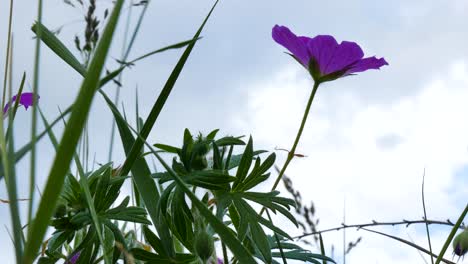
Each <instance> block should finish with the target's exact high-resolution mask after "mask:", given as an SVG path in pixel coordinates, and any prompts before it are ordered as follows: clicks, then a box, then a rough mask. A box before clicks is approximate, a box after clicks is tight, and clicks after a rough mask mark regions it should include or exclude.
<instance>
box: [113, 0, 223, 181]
mask: <svg viewBox="0 0 468 264" xmlns="http://www.w3.org/2000/svg"><path fill="white" fill-rule="evenodd" d="M217 4H218V1H216V2H215V3H214V5H213V7H212V8H211V10H210V12H209V13H208V15H207V16H206V17H205V20H204V21H203V23H202V24H201V26H200V28H199V29H198V31H197V33H195V36H194V37H193V39H194V40H196V39H198V37H199V36H200V33H201V31H202V30H203V27H204V26H205V24H206V22H207V21H208V18H209V17H210V15H211V13H212V12H213V10H214V8H215V7H216V5H217ZM194 46H195V42H192V43H190V44H189V45H188V46H187V48H186V49H185V51H184V53H183V54H182V56H181V58H180V59H179V61H178V62H177V64H176V66H175V67H174V69H173V70H172V73H171V75H170V76H169V78H168V80H167V82H166V84H165V85H164V87H163V89H162V91H161V93H160V94H159V97H158V99H157V100H156V102H155V103H154V105H153V108H152V109H151V112H150V114H149V115H148V118H147V119H146V121H145V124H144V125H143V128H142V129H141V136H142V138H137V139H136V141H135V144H134V145H133V146H132V149H131V151H130V153H129V154H128V155H127V159H126V160H125V163H124V165H123V166H122V175H125V174H127V173H128V172H129V171H130V169H131V167H132V166H133V163H134V162H135V160H136V159H137V157H138V155H139V153H140V151H141V149H142V147H143V144H144V140H146V138H147V137H148V135H149V133H150V132H151V129H152V128H153V126H154V123H155V122H156V119H157V118H158V116H159V114H160V113H161V110H162V108H163V106H164V104H165V103H166V100H167V98H168V97H169V94H170V93H171V91H172V88H173V87H174V85H175V83H176V81H177V78H178V77H179V74H180V73H181V72H182V69H183V67H184V65H185V62H186V61H187V59H188V57H189V55H190V53H191V51H192V49H193V47H194Z"/></svg>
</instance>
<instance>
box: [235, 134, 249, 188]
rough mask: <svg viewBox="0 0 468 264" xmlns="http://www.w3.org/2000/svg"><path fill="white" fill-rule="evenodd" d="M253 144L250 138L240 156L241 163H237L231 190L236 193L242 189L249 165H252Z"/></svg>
mask: <svg viewBox="0 0 468 264" xmlns="http://www.w3.org/2000/svg"><path fill="white" fill-rule="evenodd" d="M252 145H253V142H252V137H250V138H249V142H248V143H247V146H246V147H245V150H244V153H243V154H242V158H241V161H240V163H239V167H238V168H237V173H236V178H237V180H236V182H235V183H234V185H233V187H232V189H233V190H234V191H236V190H237V189H238V188H242V183H243V181H244V179H245V177H246V176H247V173H248V172H249V170H250V164H252V158H253V146H252Z"/></svg>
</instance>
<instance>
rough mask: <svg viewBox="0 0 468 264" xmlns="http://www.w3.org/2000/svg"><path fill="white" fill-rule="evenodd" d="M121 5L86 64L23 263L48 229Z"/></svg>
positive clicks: (33, 254) (31, 257)
mask: <svg viewBox="0 0 468 264" xmlns="http://www.w3.org/2000/svg"><path fill="white" fill-rule="evenodd" d="M122 4H123V0H118V1H117V2H116V4H115V6H114V10H113V11H112V14H111V16H110V18H109V22H108V23H107V25H106V28H105V29H104V32H103V35H102V37H101V40H100V41H99V44H98V46H97V48H96V51H95V54H94V56H93V59H92V61H91V63H90V65H89V69H88V71H87V72H88V74H87V75H86V77H85V79H84V81H83V84H82V85H81V88H80V92H79V94H78V97H77V99H76V101H75V103H74V111H73V112H72V114H71V116H70V120H69V122H68V124H67V126H66V127H65V130H64V133H63V137H62V140H61V142H60V145H59V148H58V150H57V154H56V157H55V160H54V162H53V164H52V169H51V171H50V173H49V177H48V179H47V183H46V187H45V189H44V192H43V195H42V199H41V202H40V204H39V208H38V211H37V213H36V217H35V219H34V221H32V223H31V225H32V226H31V228H30V229H29V233H28V240H27V242H26V248H25V254H24V259H23V263H26V264H30V263H32V262H33V261H34V259H35V256H36V253H37V251H38V249H39V247H40V245H41V242H42V239H43V237H44V235H45V232H46V230H47V225H48V224H49V220H50V217H51V216H52V214H53V212H54V209H55V204H56V202H57V198H58V196H59V193H60V190H61V188H62V185H63V182H64V179H65V175H66V173H67V171H68V168H69V165H70V162H71V159H72V157H73V155H74V153H75V149H76V146H77V144H78V140H79V138H80V136H81V133H82V130H83V126H84V124H85V122H86V119H87V116H88V113H89V109H90V108H91V102H92V100H93V97H94V94H95V91H96V88H97V87H98V85H99V76H100V74H101V72H102V69H103V68H104V63H105V60H106V57H107V53H108V51H109V47H110V44H111V41H112V37H113V35H114V30H115V28H116V26H117V22H118V18H119V15H120V11H121V8H122Z"/></svg>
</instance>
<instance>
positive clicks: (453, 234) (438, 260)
mask: <svg viewBox="0 0 468 264" xmlns="http://www.w3.org/2000/svg"><path fill="white" fill-rule="evenodd" d="M467 213H468V204H466V206H465V210H463V212H462V213H461V215H460V217H459V218H458V220H457V222H456V223H455V225H454V226H453V228H452V231H450V234H449V236H448V237H447V240H445V244H444V246H443V247H442V250H441V251H440V253H439V256H437V259H436V262H435V264H439V263H440V261H441V260H442V257H443V256H444V254H445V251H447V248H448V247H449V245H450V242H452V239H453V237H454V236H455V233H456V232H457V230H458V228H459V227H460V225H461V223H462V222H463V219H465V216H466V214H467Z"/></svg>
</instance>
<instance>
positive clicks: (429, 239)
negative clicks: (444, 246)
mask: <svg viewBox="0 0 468 264" xmlns="http://www.w3.org/2000/svg"><path fill="white" fill-rule="evenodd" d="M425 176H426V169H424V173H423V181H422V187H421V196H422V206H423V211H424V220H427V213H426V201H425V198H424V178H425ZM426 235H427V242H428V244H429V252H431V263H432V264H434V258H433V257H432V255H433V254H432V243H431V234H430V233H429V224H428V223H427V222H426Z"/></svg>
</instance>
